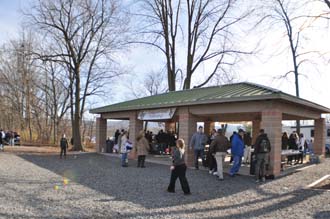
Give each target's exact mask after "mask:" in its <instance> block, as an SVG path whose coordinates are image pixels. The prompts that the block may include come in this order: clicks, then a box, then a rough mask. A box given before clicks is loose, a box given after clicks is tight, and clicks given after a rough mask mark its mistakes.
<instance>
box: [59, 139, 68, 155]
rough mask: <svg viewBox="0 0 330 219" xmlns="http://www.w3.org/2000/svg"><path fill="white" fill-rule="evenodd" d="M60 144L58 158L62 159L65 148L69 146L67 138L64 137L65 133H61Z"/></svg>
mask: <svg viewBox="0 0 330 219" xmlns="http://www.w3.org/2000/svg"><path fill="white" fill-rule="evenodd" d="M60 146H61V153H60V158H61V159H62V155H63V154H64V159H66V149H67V148H68V147H69V144H68V140H67V139H66V138H65V134H63V135H62V138H61V140H60Z"/></svg>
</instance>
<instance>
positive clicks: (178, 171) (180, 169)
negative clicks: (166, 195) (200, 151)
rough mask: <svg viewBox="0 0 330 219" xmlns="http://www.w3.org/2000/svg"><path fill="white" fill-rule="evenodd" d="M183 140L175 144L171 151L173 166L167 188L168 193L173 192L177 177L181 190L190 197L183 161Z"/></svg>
mask: <svg viewBox="0 0 330 219" xmlns="http://www.w3.org/2000/svg"><path fill="white" fill-rule="evenodd" d="M184 148H185V144H184V140H183V139H179V140H177V142H176V147H175V148H174V150H173V153H172V156H173V164H172V166H171V180H170V184H169V186H168V188H167V191H168V192H173V193H174V192H175V182H176V180H177V178H178V177H179V180H180V184H181V188H182V190H183V192H184V194H185V195H190V194H191V193H190V188H189V184H188V180H187V178H186V170H187V166H186V164H185V161H184Z"/></svg>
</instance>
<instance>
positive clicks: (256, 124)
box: [252, 120, 261, 144]
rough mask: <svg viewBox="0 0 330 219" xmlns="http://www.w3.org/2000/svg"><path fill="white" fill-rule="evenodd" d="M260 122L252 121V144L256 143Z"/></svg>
mask: <svg viewBox="0 0 330 219" xmlns="http://www.w3.org/2000/svg"><path fill="white" fill-rule="evenodd" d="M260 123H261V122H260V121H259V120H253V121H252V144H254V143H255V142H256V139H257V137H258V135H259V130H260V125H261V124H260Z"/></svg>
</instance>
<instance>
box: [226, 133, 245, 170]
mask: <svg viewBox="0 0 330 219" xmlns="http://www.w3.org/2000/svg"><path fill="white" fill-rule="evenodd" d="M243 137H244V131H243V129H239V130H238V134H234V135H233V138H232V142H231V154H232V156H233V161H234V163H233V166H232V168H231V169H230V171H229V175H230V176H235V174H236V173H237V172H238V171H239V168H240V167H241V163H242V157H243V155H244V141H243Z"/></svg>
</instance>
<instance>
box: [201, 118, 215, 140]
mask: <svg viewBox="0 0 330 219" xmlns="http://www.w3.org/2000/svg"><path fill="white" fill-rule="evenodd" d="M214 128H215V122H211V121H206V122H205V121H204V133H205V134H206V135H207V136H209V135H210V134H211V131H212V129H214Z"/></svg>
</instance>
